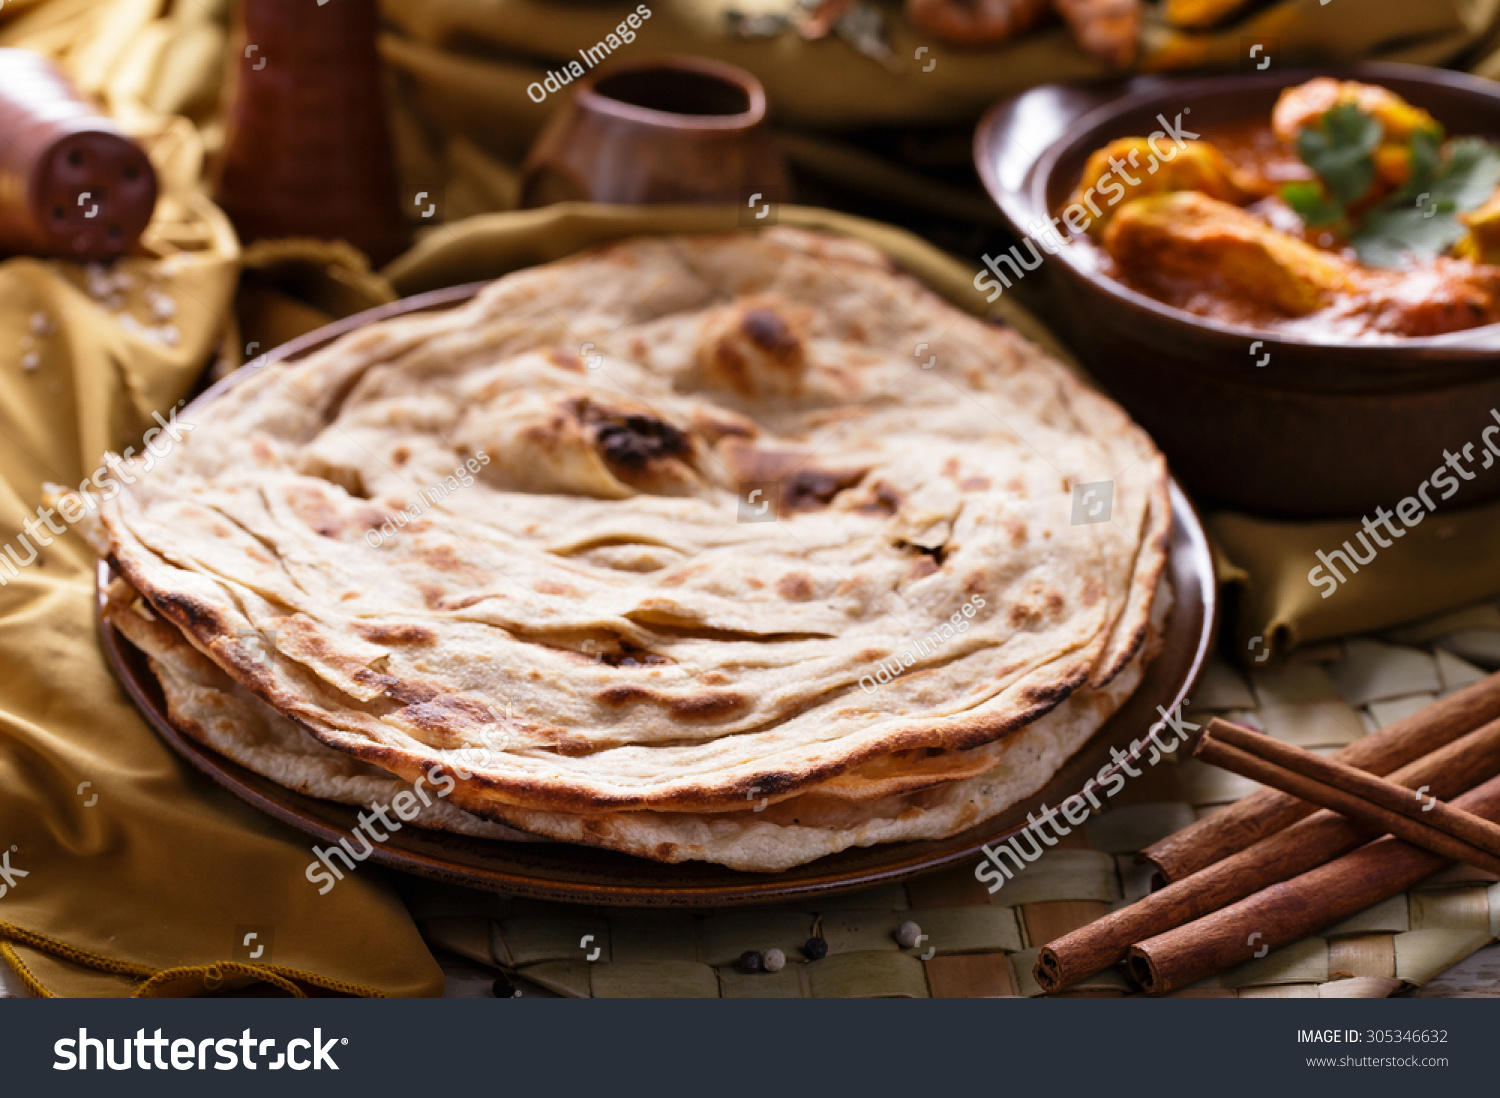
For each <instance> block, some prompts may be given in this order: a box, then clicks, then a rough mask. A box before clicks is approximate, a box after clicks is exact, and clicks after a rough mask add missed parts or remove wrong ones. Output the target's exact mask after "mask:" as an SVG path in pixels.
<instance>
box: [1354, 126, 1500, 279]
mask: <svg viewBox="0 0 1500 1098" xmlns="http://www.w3.org/2000/svg"><path fill="white" fill-rule="evenodd" d="M1422 132H1423V131H1420V130H1419V131H1417V133H1415V134H1413V135H1412V154H1413V155H1412V175H1411V178H1409V179H1408V180H1407V182H1406V183H1405V185H1403V186H1402V187H1401V189H1400V190H1398V191H1397V192H1396V193H1395V194H1393V195H1392V196H1391V197H1390V198H1388V199H1387V200H1386V201H1384V202H1382V203H1381V204H1380V205H1379V206H1377V207H1375V208H1374V209H1373V210H1371V211H1370V212H1369V213H1368V214H1366V215H1365V217H1364V219H1363V221H1362V223H1361V224H1360V226H1359V228H1358V229H1356V230H1355V232H1354V233H1353V234H1352V235H1351V236H1350V238H1349V242H1350V243H1351V244H1353V245H1354V250H1355V252H1356V253H1357V254H1358V255H1359V260H1360V262H1361V263H1364V264H1365V265H1366V266H1370V267H1399V266H1401V265H1402V263H1404V262H1405V261H1406V260H1407V259H1408V258H1409V257H1410V256H1419V257H1422V258H1427V259H1431V258H1434V257H1436V256H1440V255H1442V254H1443V253H1444V252H1446V251H1447V250H1448V249H1449V248H1451V247H1453V245H1454V244H1457V243H1458V241H1459V240H1460V239H1462V238H1463V235H1464V231H1465V229H1464V226H1463V224H1462V223H1461V222H1460V221H1459V220H1458V215H1459V214H1460V213H1463V212H1465V211H1467V210H1473V209H1477V208H1478V207H1480V206H1482V205H1484V203H1485V202H1486V201H1488V199H1489V197H1490V195H1492V194H1494V193H1495V188H1496V186H1500V148H1496V146H1494V145H1491V144H1490V143H1489V142H1487V141H1482V140H1480V139H1479V138H1474V137H1467V138H1461V139H1459V140H1457V141H1454V142H1453V143H1452V144H1451V145H1450V146H1449V148H1448V155H1447V157H1446V158H1444V159H1443V160H1442V161H1441V163H1439V164H1438V165H1437V167H1436V168H1435V169H1434V168H1428V167H1424V166H1423V165H1421V164H1419V161H1418V150H1417V143H1418V140H1419V138H1420V136H1421V134H1422ZM1423 155H1425V154H1423Z"/></svg>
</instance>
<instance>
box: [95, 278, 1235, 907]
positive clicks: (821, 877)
mask: <svg viewBox="0 0 1500 1098" xmlns="http://www.w3.org/2000/svg"><path fill="white" fill-rule="evenodd" d="M483 285H485V283H469V284H466V285H463V286H454V287H449V288H446V289H442V290H435V291H432V292H430V293H425V294H420V295H418V296H416V297H412V298H408V299H406V300H403V301H398V302H393V303H391V304H389V305H383V306H380V307H378V308H376V309H372V310H369V311H368V312H364V313H360V314H358V315H356V316H352V317H348V318H346V319H344V320H341V321H338V322H336V323H334V324H331V325H328V326H327V327H324V328H320V329H318V330H317V331H315V332H310V333H308V334H307V335H305V336H302V337H300V338H298V339H295V340H292V341H291V342H289V343H286V344H283V345H282V346H281V347H278V348H277V349H276V350H274V351H272V352H270V353H269V354H267V355H265V356H264V357H263V358H262V359H260V360H258V361H257V362H256V363H253V364H251V365H248V366H246V367H244V368H242V369H241V370H239V371H237V372H235V373H234V374H231V375H229V376H228V377H226V378H224V379H222V380H221V381H219V382H218V383H216V384H214V385H213V386H211V387H209V388H208V389H207V390H205V391H204V392H203V394H202V395H201V396H199V397H198V398H197V399H196V400H194V401H193V402H192V403H191V404H189V405H188V407H187V408H186V409H184V410H183V413H182V415H183V417H184V418H185V419H187V420H189V421H191V419H192V413H193V411H194V410H197V409H200V408H201V407H202V406H203V405H204V404H205V403H207V402H208V401H211V400H214V399H216V398H217V397H218V396H220V395H222V394H223V393H224V392H226V391H227V390H228V389H229V388H231V387H232V386H234V385H237V384H239V383H240V382H241V381H244V380H245V379H246V378H248V377H250V376H252V375H253V374H254V373H255V372H256V371H257V370H258V369H260V368H263V367H264V366H266V365H269V364H270V363H273V362H277V361H281V360H284V359H296V358H300V357H302V356H304V355H306V354H309V353H310V352H312V351H315V350H317V349H319V348H321V347H323V346H325V345H327V344H328V343H330V342H332V341H333V340H335V339H337V338H338V337H339V336H342V335H344V334H346V333H347V332H350V331H353V330H354V329H356V328H360V327H362V326H364V325H365V324H368V323H371V322H373V321H376V320H383V319H386V318H388V317H393V316H400V315H405V314H408V313H414V312H425V311H430V310H434V309H441V308H445V307H448V306H451V305H456V304H458V303H460V302H463V301H466V300H468V299H469V298H471V297H473V296H474V295H475V294H476V293H477V292H478V290H479V288H480V287H481V286H483ZM1170 491H1171V500H1172V533H1171V548H1170V552H1169V558H1168V566H1167V567H1168V572H1169V575H1170V577H1171V581H1172V584H1173V587H1174V594H1175V601H1174V604H1173V608H1172V612H1171V616H1170V618H1169V620H1168V624H1167V628H1166V630H1165V635H1164V637H1163V645H1162V651H1161V652H1160V654H1159V655H1158V656H1157V658H1156V659H1155V660H1153V661H1152V662H1151V663H1150V664H1149V665H1148V666H1147V668H1146V671H1145V674H1144V676H1143V679H1142V681H1141V684H1140V685H1139V686H1138V687H1137V689H1136V690H1135V692H1134V693H1133V694H1132V695H1131V696H1130V698H1129V699H1127V700H1126V702H1125V704H1124V705H1123V706H1122V707H1121V708H1120V710H1119V711H1117V712H1116V713H1115V715H1114V716H1113V717H1111V718H1110V719H1109V720H1108V721H1106V722H1105V723H1104V724H1103V725H1102V726H1101V727H1100V729H1099V730H1098V731H1097V732H1096V733H1095V734H1094V736H1093V737H1092V738H1091V739H1090V740H1089V742H1088V743H1087V744H1086V745H1085V746H1084V747H1083V748H1082V749H1080V750H1079V751H1078V752H1076V753H1075V754H1074V755H1073V757H1072V758H1070V759H1069V760H1068V761H1067V762H1066V763H1065V764H1064V765H1063V767H1062V768H1061V769H1060V770H1059V771H1058V772H1057V773H1056V774H1055V775H1053V777H1052V779H1051V780H1050V781H1049V782H1048V783H1047V785H1046V786H1045V787H1044V788H1043V789H1042V790H1041V791H1040V792H1039V793H1037V795H1036V796H1034V797H1029V798H1027V799H1026V800H1025V801H1024V802H1022V803H1021V804H1019V805H1017V806H1013V807H1012V808H1011V809H1008V810H1007V811H1005V812H1003V813H1001V814H1000V815H999V816H997V817H994V818H993V819H991V820H988V821H986V822H985V823H983V824H980V825H978V826H976V827H974V828H971V829H969V830H968V831H964V832H961V833H960V834H958V835H953V836H950V837H949V838H946V839H940V840H933V841H924V842H904V843H889V844H877V845H875V846H870V847H854V848H851V849H849V850H845V851H841V852H840V853H837V854H831V855H828V856H826V857H823V858H819V859H817V860H816V861H813V862H809V863H808V864H806V865H802V866H797V867H795V868H793V869H790V870H786V871H784V872H781V873H767V874H761V873H745V872H740V871H736V870H731V869H727V868H724V867H723V866H717V865H710V864H707V863H700V862H685V863H678V864H672V865H669V864H663V863H658V862H653V861H648V860H646V859H643V858H637V857H633V856H631V855H628V854H620V853H617V852H615V851H610V850H600V849H597V848H594V847H588V846H578V845H572V844H567V843H557V842H550V841H547V842H543V841H538V842H534V843H532V842H521V843H505V842H500V841H495V840H487V839H479V838H473V837H469V836H464V835H455V834H450V833H447V832H440V831H428V830H425V829H422V828H416V827H409V828H405V829H403V830H401V831H397V832H393V833H391V835H390V839H389V841H388V842H385V843H372V844H370V845H371V846H372V847H373V853H371V854H370V855H369V860H371V861H373V862H376V863H378V864H380V865H384V866H387V867H389V868H392V869H397V870H401V871H403V872H407V873H414V874H417V875H419V876H423V877H428V878H432V879H436V880H440V881H446V882H449V883H452V884H459V885H464V886H467V887H471V888H479V889H484V890H487V891H494V892H502V893H506V894H509V895H514V896H526V897H531V898H535V899H543V900H558V901H565V902H571V903H584V904H604V905H613V906H625V907H694V908H709V907H733V906H739V905H746V904H763V903H773V902H778V901H790V900H798V899H804V898H807V897H811V896H826V895H832V894H835V893H839V892H847V891H851V890H854V889H859V888H868V887H870V886H873V885H879V884H887V883H893V882H897V881H902V880H905V879H907V878H909V877H914V876H917V875H919V874H922V873H927V872H931V871H933V870H937V869H941V868H944V867H948V866H952V865H955V864H957V863H959V862H963V861H965V860H967V859H971V858H973V857H974V856H975V855H976V854H977V853H979V851H980V850H981V848H983V847H984V846H985V845H986V844H989V843H996V842H1001V841H1004V840H1005V839H1007V838H1009V837H1010V836H1011V835H1014V834H1016V833H1018V832H1019V831H1021V830H1022V829H1023V828H1024V827H1025V826H1026V822H1027V821H1026V814H1027V812H1028V811H1030V812H1034V811H1036V809H1037V808H1038V806H1040V805H1041V804H1042V803H1044V802H1045V803H1048V804H1051V805H1057V804H1060V803H1061V802H1062V801H1063V800H1064V799H1065V798H1066V797H1068V796H1069V795H1071V794H1074V793H1078V792H1080V791H1081V790H1082V789H1083V787H1084V784H1085V783H1086V781H1087V780H1088V778H1090V777H1093V776H1095V774H1096V772H1097V771H1100V770H1101V768H1102V769H1104V770H1105V771H1106V772H1107V773H1115V772H1119V771H1121V770H1122V769H1123V768H1124V767H1126V766H1128V765H1130V764H1132V763H1135V762H1140V761H1142V760H1143V759H1144V758H1145V757H1146V754H1147V751H1148V749H1151V744H1150V741H1149V740H1148V739H1146V736H1147V731H1148V729H1149V727H1150V726H1151V725H1152V724H1154V723H1156V722H1157V721H1158V720H1159V719H1160V717H1159V714H1158V711H1157V707H1158V706H1159V707H1160V708H1161V709H1162V710H1164V711H1165V712H1168V713H1170V712H1172V711H1173V710H1174V709H1176V708H1177V707H1178V706H1182V705H1184V704H1185V702H1186V700H1187V696H1188V691H1189V690H1190V689H1191V687H1192V685H1193V683H1194V682H1196V680H1197V678H1198V675H1199V673H1200V672H1201V671H1202V669H1203V666H1204V663H1205V662H1206V660H1207V659H1208V655H1209V652H1210V649H1211V647H1212V644H1213V639H1214V628H1215V624H1216V620H1215V618H1216V613H1217V597H1216V596H1217V591H1216V588H1215V584H1214V570H1213V558H1212V556H1211V554H1210V552H1209V548H1208V540H1207V538H1206V536H1205V535H1204V531H1203V526H1202V523H1201V521H1200V520H1199V518H1198V515H1197V513H1196V512H1195V511H1194V509H1193V507H1192V504H1191V503H1189V501H1188V499H1187V497H1186V496H1185V495H1184V494H1183V492H1182V491H1181V489H1180V488H1179V487H1178V486H1177V484H1176V482H1175V481H1173V482H1172V483H1171V486H1170ZM114 575H115V572H114V569H113V567H112V566H111V564H110V563H109V562H108V561H100V562H99V566H98V572H97V583H98V611H99V619H98V626H99V633H100V640H101V643H102V645H103V648H104V652H105V656H106V658H107V659H108V662H109V665H110V667H111V668H112V670H113V671H114V673H115V675H116V677H117V678H118V679H119V680H120V683H121V685H122V686H123V687H124V688H125V692H126V693H127V694H128V695H129V696H130V699H131V701H133V702H134V703H135V705H136V708H137V709H139V710H140V711H141V713H142V715H143V716H144V717H145V718H146V720H147V721H148V722H149V723H150V725H151V726H152V727H153V728H154V729H155V730H156V732H157V733H158V734H159V735H160V736H161V737H162V739H163V740H165V741H166V742H167V744H168V745H169V746H170V747H171V748H172V749H173V750H174V751H176V752H177V753H178V754H179V755H181V756H182V757H183V758H184V759H185V760H187V762H189V763H190V764H191V765H192V766H194V767H195V768H197V769H198V770H199V771H201V772H202V773H204V774H206V775H207V776H208V777H210V778H212V779H213V780H214V781H215V782H217V783H218V784H219V785H221V786H223V787H224V788H225V789H227V790H229V791H230V792H231V793H233V794H234V795H235V796H237V797H239V798H240V799H241V800H243V801H245V802H246V803H247V804H250V805H252V806H254V807H255V808H257V809H259V810H260V811H262V812H264V813H266V814H267V815H269V816H271V817H273V818H274V819H277V820H279V821H281V822H282V823H284V824H287V825H289V826H291V827H293V828H295V829H297V830H298V831H301V832H303V833H305V834H307V835H311V836H312V837H313V838H314V839H316V840H318V841H319V842H322V843H327V844H329V845H333V844H337V843H338V842H339V840H341V839H344V840H349V842H350V845H351V847H353V848H356V849H357V848H359V847H362V846H363V845H364V844H363V843H362V842H355V841H354V830H355V827H356V825H357V817H358V812H359V809H357V808H355V807H352V806H349V805H343V804H337V803H335V802H332V801H324V800H321V799H318V798H315V797H310V796H307V795H305V794H302V793H298V792H295V791H294V790H291V789H288V788H286V787H284V786H281V785H278V784H276V783H275V782H273V781H271V780H270V779H269V778H266V777H263V776H262V775H260V774H256V773H255V772H253V771H251V770H249V769H247V768H245V767H242V766H240V765H239V764H237V763H234V762H231V761H230V760H228V759H226V758H225V757H223V756H222V755H220V754H218V753H217V752H215V751H213V750H212V749H211V748H208V747H206V746H204V745H203V744H200V743H199V742H198V741H197V740H195V739H193V738H192V737H190V736H188V735H186V734H185V733H183V732H182V731H180V730H179V729H178V728H177V727H176V726H175V725H173V724H172V722H171V720H170V719H169V718H168V716H167V711H166V704H165V700H164V698H163V696H162V692H161V687H160V685H159V684H158V683H157V681H156V679H155V677H154V676H153V675H152V674H151V671H150V668H149V666H148V663H147V659H146V657H145V655H144V654H143V653H142V652H140V651H139V650H138V649H136V648H135V647H134V646H133V645H131V644H130V643H129V642H128V641H127V640H125V638H124V637H123V636H121V635H120V634H119V633H118V632H117V631H116V630H115V629H114V627H113V626H111V625H110V624H109V623H108V622H106V621H105V620H104V617H103V607H104V602H105V597H104V591H105V589H106V588H107V587H108V585H109V582H110V580H111V579H113V577H114ZM1132 741H1134V742H1135V746H1134V747H1131V744H1132ZM1142 741H1144V742H1142ZM1111 747H1114V748H1117V749H1118V750H1120V751H1122V752H1123V753H1124V754H1123V758H1121V759H1118V760H1114V761H1112V758H1111V755H1110V748H1111ZM1099 777H1100V778H1101V779H1102V778H1103V777H1104V775H1103V774H1100V775H1099ZM1127 780H1128V779H1127ZM315 857H316V856H315V855H314V853H313V851H312V849H309V861H310V863H312V862H313V861H314V860H315ZM309 868H311V864H310V865H309ZM309 880H310V882H311V879H309ZM309 887H313V885H312V884H311V883H309Z"/></svg>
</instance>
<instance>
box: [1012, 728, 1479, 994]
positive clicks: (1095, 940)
mask: <svg viewBox="0 0 1500 1098" xmlns="http://www.w3.org/2000/svg"><path fill="white" fill-rule="evenodd" d="M1497 772H1500V720H1496V721H1491V722H1490V723H1489V724H1487V725H1485V726H1484V727H1482V728H1478V729H1475V730H1474V731H1473V732H1470V733H1469V734H1468V735H1466V736H1463V737H1462V738H1460V739H1458V740H1456V741H1455V742H1453V743H1451V744H1449V745H1448V746H1447V747H1444V748H1442V749H1441V750H1438V751H1435V752H1433V753H1432V754H1431V755H1428V756H1426V757H1425V758H1422V759H1418V760H1417V761H1416V762H1414V763H1410V764H1408V765H1407V766H1404V767H1402V768H1401V769H1400V770H1398V771H1397V772H1396V773H1394V774H1392V775H1391V781H1393V782H1396V783H1397V784H1399V785H1402V786H1406V787H1408V788H1413V789H1414V788H1417V787H1418V786H1423V785H1425V786H1428V787H1429V788H1428V792H1429V793H1431V794H1432V795H1434V796H1437V797H1441V798H1443V799H1448V798H1451V797H1455V796H1457V795H1458V794H1459V793H1462V792H1463V791H1464V790H1465V789H1468V788H1470V787H1472V786H1473V785H1474V784H1475V782H1477V781H1479V780H1481V779H1483V778H1485V777H1487V776H1488V775H1491V774H1494V773H1497ZM1372 837H1373V835H1372V833H1371V832H1370V831H1369V830H1368V829H1366V828H1364V827H1362V826H1361V825H1359V824H1357V823H1354V822H1353V821H1351V820H1347V819H1345V818H1344V817H1343V816H1340V815H1338V814H1336V813H1333V812H1328V811H1321V812H1315V813H1314V814H1313V815H1311V816H1309V817H1308V818H1306V819H1304V820H1301V821H1299V822H1297V823H1295V824H1293V825H1292V826H1291V827H1288V828H1286V829H1285V830H1282V831H1279V832H1277V833H1276V834H1274V835H1272V836H1271V837H1269V838H1267V839H1264V840H1262V841H1261V842H1259V843H1256V844H1255V845H1253V846H1251V847H1249V848H1248V849H1246V850H1242V851H1240V852H1239V853H1237V854H1233V855H1231V856H1230V857H1228V858H1225V859H1224V860H1222V861H1219V862H1216V863H1214V864H1213V865H1211V866H1209V867H1207V868H1205V869H1202V870H1199V871H1198V872H1197V873H1194V874H1193V875H1192V876H1190V877H1187V878H1185V879H1183V880H1180V881H1176V882H1174V883H1173V884H1170V885H1167V886H1166V887H1165V888H1163V889H1161V890H1160V891H1157V892H1153V893H1151V894H1150V895H1149V896H1145V897H1142V898H1141V899H1140V900H1137V901H1136V902H1135V903H1133V904H1131V905H1130V906H1129V907H1123V908H1121V909H1119V910H1118V911H1113V912H1110V913H1109V914H1108V915H1106V916H1104V917H1103V918H1102V919H1097V920H1095V921H1094V922H1092V923H1089V924H1088V925H1087V926H1085V927H1081V928H1080V929H1078V930H1075V931H1074V932H1073V933H1071V934H1067V935H1064V936H1063V937H1061V938H1058V939H1057V940H1056V941H1053V942H1051V943H1049V944H1048V945H1046V946H1044V947H1043V949H1042V951H1041V953H1040V954H1039V955H1038V957H1037V962H1036V967H1035V970H1034V975H1035V977H1036V981H1037V983H1038V984H1039V985H1041V987H1042V988H1043V989H1044V990H1046V991H1049V992H1052V991H1061V990H1063V989H1064V988H1066V987H1069V986H1071V985H1073V984H1075V983H1077V982H1078V981H1079V980H1082V979H1084V978H1086V977H1088V976H1092V975H1093V974H1094V973H1096V972H1099V971H1101V970H1103V969H1106V968H1108V967H1109V966H1110V965H1112V964H1115V963H1117V962H1119V961H1122V960H1124V959H1125V955H1126V953H1127V952H1128V950H1129V949H1130V946H1131V945H1132V944H1133V943H1135V942H1139V941H1142V940H1144V939H1146V938H1150V937H1153V936H1155V935H1158V934H1161V933H1163V932H1164V931H1167V930H1170V929H1172V928H1173V927H1177V926H1181V925H1182V924H1184V923H1188V922H1191V921H1192V920H1194V919H1197V918H1200V917H1202V916H1204V915H1207V914H1209V913H1210V912H1213V911H1217V910H1219V909H1220V908H1223V907H1226V906H1228V905H1229V904H1232V903H1234V902H1236V901H1237V900H1242V899H1244V898H1245V897H1246V896H1249V895H1252V894H1253V893H1255V892H1258V891H1260V890H1261V889H1263V888H1266V887H1268V886H1270V885H1273V884H1275V883H1276V882H1277V881H1284V880H1287V879H1288V878H1291V877H1295V876H1297V875H1298V874H1301V873H1305V872H1306V871H1307V870H1309V869H1312V868H1314V867H1315V866H1319V865H1322V864H1323V863H1324V862H1327V861H1329V860H1331V859H1333V858H1337V857H1338V856H1340V855H1341V854H1347V853H1348V852H1349V851H1351V850H1354V849H1355V848H1356V847H1358V846H1359V845H1360V844H1361V843H1364V842H1366V841H1367V840H1369V839H1370V838H1372Z"/></svg>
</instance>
